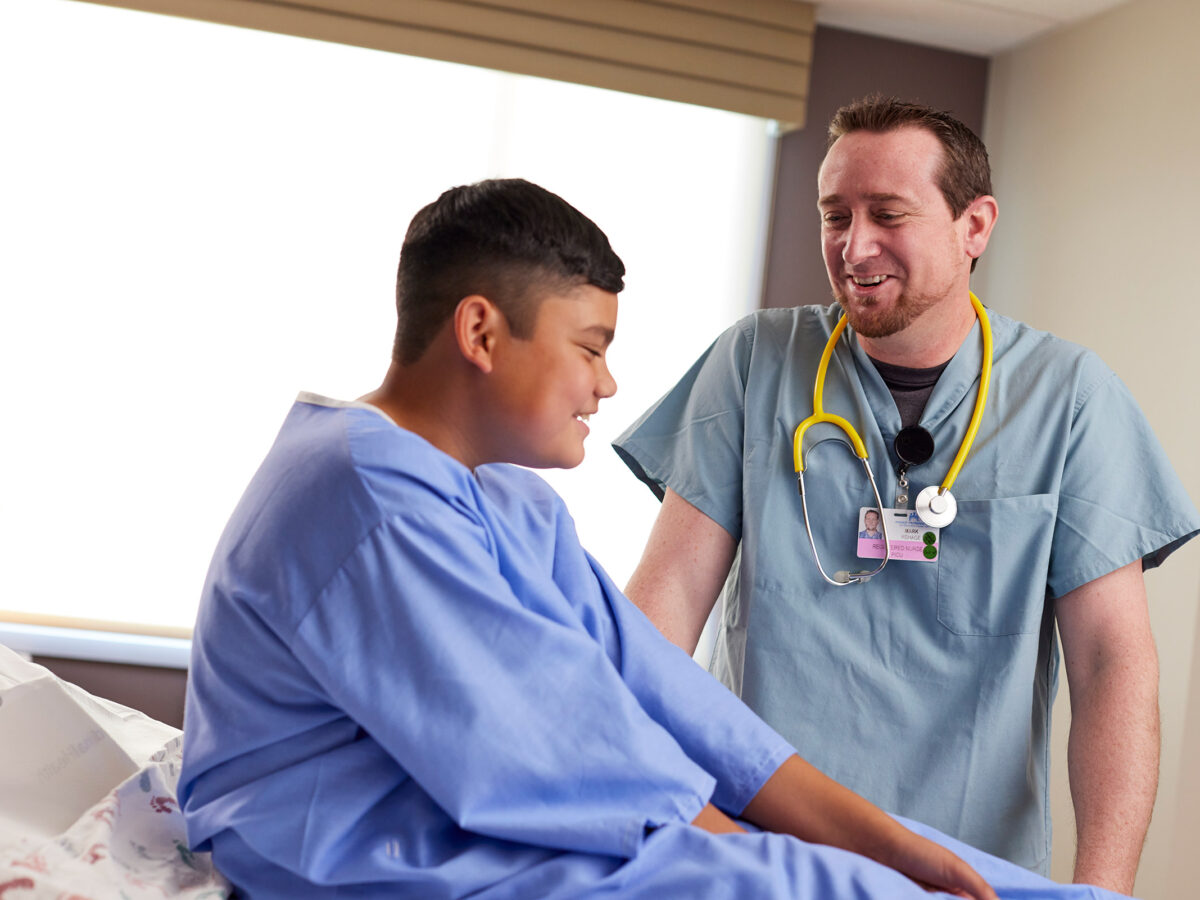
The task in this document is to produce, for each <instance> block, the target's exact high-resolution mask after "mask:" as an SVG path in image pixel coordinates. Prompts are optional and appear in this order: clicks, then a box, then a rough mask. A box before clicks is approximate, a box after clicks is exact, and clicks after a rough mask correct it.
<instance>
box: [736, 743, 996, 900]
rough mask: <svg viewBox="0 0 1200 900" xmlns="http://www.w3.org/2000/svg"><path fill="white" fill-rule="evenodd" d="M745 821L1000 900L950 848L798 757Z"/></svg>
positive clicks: (936, 884) (982, 899) (949, 888)
mask: <svg viewBox="0 0 1200 900" xmlns="http://www.w3.org/2000/svg"><path fill="white" fill-rule="evenodd" d="M741 817H742V818H743V819H745V820H746V821H747V822H752V823H753V824H755V825H757V826H758V827H759V828H763V829H766V830H768V831H777V832H780V833H782V834H792V835H795V836H796V837H798V838H800V839H801V840H803V841H808V842H809V843H812V844H826V845H828V846H831V847H840V848H841V849H843V850H850V851H851V852H853V853H858V854H861V855H863V856H866V857H868V858H870V859H873V860H875V861H876V862H879V863H882V864H883V865H885V866H889V867H891V868H893V869H895V870H896V871H897V872H900V873H902V874H904V875H907V876H908V877H909V878H911V879H913V880H914V881H916V882H917V883H918V884H920V885H922V886H924V887H928V888H932V889H934V890H939V891H945V892H946V893H949V894H954V895H956V896H959V897H970V898H974V900H997V897H996V892H995V891H993V890H992V888H991V886H990V885H988V883H987V882H986V881H984V880H983V878H982V876H980V875H979V873H978V872H976V871H975V870H974V869H972V868H971V867H970V866H969V865H967V864H966V863H965V862H963V861H962V860H961V859H959V858H958V857H957V856H955V855H954V854H953V853H951V852H950V851H949V850H947V849H946V848H945V847H943V846H941V845H940V844H936V843H934V842H933V841H931V840H928V839H927V838H923V837H921V836H920V835H917V834H914V833H913V832H911V831H909V830H908V829H907V828H905V827H904V826H903V825H901V824H900V823H899V822H897V821H896V820H895V819H893V818H892V817H891V816H889V815H888V814H887V813H885V812H884V811H883V810H881V809H879V807H877V806H875V805H874V804H872V803H870V802H868V801H867V800H865V799H863V798H862V797H860V796H859V795H858V794H856V793H854V792H853V791H851V790H850V789H849V788H846V787H843V786H842V785H840V784H838V783H837V782H836V781H834V780H832V779H831V778H828V777H826V776H825V775H823V774H822V773H821V772H819V771H817V770H816V769H815V768H813V767H812V766H811V765H809V764H808V763H807V762H805V761H804V760H803V759H801V758H800V757H799V756H792V757H789V758H788V759H787V760H785V761H784V763H783V765H781V766H780V767H779V768H778V769H777V770H776V771H775V774H774V775H772V776H771V777H770V778H768V779H767V783H766V784H764V785H763V786H762V789H761V790H759V792H758V793H757V794H755V795H754V798H753V799H752V800H751V801H750V802H749V803H748V804H747V805H746V808H745V810H743V811H742V816H741Z"/></svg>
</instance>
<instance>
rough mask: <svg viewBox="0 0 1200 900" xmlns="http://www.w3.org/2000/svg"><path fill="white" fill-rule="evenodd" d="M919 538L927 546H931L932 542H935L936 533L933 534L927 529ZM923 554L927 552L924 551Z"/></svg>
mask: <svg viewBox="0 0 1200 900" xmlns="http://www.w3.org/2000/svg"><path fill="white" fill-rule="evenodd" d="M921 540H923V541H924V542H925V543H927V544H928V545H929V546H931V547H932V546H933V545H934V544H936V543H937V535H936V534H934V533H933V532H932V531H927V532H925V533H924V534H923V535H921ZM925 555H926V556H928V555H929V554H928V553H926V554H925Z"/></svg>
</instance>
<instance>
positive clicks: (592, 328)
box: [583, 325, 617, 346]
mask: <svg viewBox="0 0 1200 900" xmlns="http://www.w3.org/2000/svg"><path fill="white" fill-rule="evenodd" d="M583 330H584V331H586V332H589V333H591V334H594V335H596V337H598V338H599V339H600V340H601V341H603V342H604V345H605V346H608V345H609V344H611V343H612V342H613V338H615V337H616V336H617V333H616V332H615V331H613V330H612V329H611V328H605V327H604V326H603V325H589V326H587V327H586V328H584V329H583Z"/></svg>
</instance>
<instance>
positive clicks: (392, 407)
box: [358, 360, 487, 469]
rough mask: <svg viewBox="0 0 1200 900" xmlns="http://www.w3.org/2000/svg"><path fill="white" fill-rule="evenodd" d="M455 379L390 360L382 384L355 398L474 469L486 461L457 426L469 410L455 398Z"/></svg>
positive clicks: (428, 367)
mask: <svg viewBox="0 0 1200 900" xmlns="http://www.w3.org/2000/svg"><path fill="white" fill-rule="evenodd" d="M438 369H441V371H440V372H439V371H437V370H438ZM455 378H456V376H455V374H453V373H450V372H447V371H446V369H445V368H442V367H440V366H436V365H431V364H428V363H427V364H424V365H422V363H421V362H418V363H416V364H414V365H410V366H402V365H400V364H399V363H398V362H396V361H394V360H393V361H392V364H391V365H390V366H389V367H388V371H387V374H386V375H385V376H384V379H383V382H382V384H380V385H379V387H377V388H376V389H375V390H373V391H371V392H369V393H367V394H364V395H363V396H361V397H359V398H358V399H359V400H360V401H361V402H363V403H369V404H371V405H372V406H374V407H377V408H378V409H380V410H381V411H382V412H384V413H385V414H386V415H387V416H388V418H390V419H391V420H392V421H393V422H395V423H396V424H397V425H399V426H400V427H401V428H403V429H405V430H406V431H411V432H412V433H413V434H417V435H420V436H421V437H423V438H424V439H425V440H427V441H429V443H431V444H433V446H435V447H437V448H438V449H439V450H441V451H442V452H443V453H445V454H447V455H448V456H451V457H453V458H454V459H456V460H458V461H459V462H460V463H462V464H463V465H464V466H466V467H467V468H469V469H474V468H475V467H476V466H478V465H482V464H483V463H485V462H487V460H486V459H480V458H479V453H478V452H477V448H476V447H475V444H476V441H475V440H474V439H473V438H472V436H471V435H470V434H469V433H468V429H465V428H463V427H462V425H461V423H462V422H464V421H467V420H468V418H469V416H470V413H469V411H467V410H464V409H463V408H462V407H461V404H460V403H459V402H457V401H456V398H458V397H461V396H462V392H460V391H457V390H454V389H453V388H452V386H451V383H452V382H453V381H454V380H455Z"/></svg>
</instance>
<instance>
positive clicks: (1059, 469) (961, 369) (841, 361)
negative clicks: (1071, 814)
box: [615, 306, 1200, 872]
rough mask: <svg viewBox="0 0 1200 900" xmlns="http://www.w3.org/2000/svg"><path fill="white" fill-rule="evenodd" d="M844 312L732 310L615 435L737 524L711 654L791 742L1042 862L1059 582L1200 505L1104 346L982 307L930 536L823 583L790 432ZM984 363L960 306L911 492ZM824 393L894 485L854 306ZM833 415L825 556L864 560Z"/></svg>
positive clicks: (851, 480)
mask: <svg viewBox="0 0 1200 900" xmlns="http://www.w3.org/2000/svg"><path fill="white" fill-rule="evenodd" d="M839 313H840V310H839V309H838V307H836V306H831V307H829V308H819V307H799V308H794V309H774V310H767V311H761V312H759V313H756V314H753V315H751V316H749V317H747V318H745V319H743V320H741V321H740V322H738V323H737V324H736V325H734V326H733V327H731V328H730V329H729V330H728V331H726V332H725V333H724V334H723V335H721V336H720V337H719V338H718V339H717V341H716V342H715V343H714V344H713V346H712V347H710V348H709V349H708V350H707V351H706V352H705V353H704V354H703V355H702V356H701V358H700V359H699V360H698V361H697V362H696V364H695V365H694V366H693V367H692V369H691V370H690V371H689V372H688V373H687V374H686V375H684V376H683V378H682V379H681V380H680V381H679V383H678V384H677V385H676V386H675V387H674V388H673V389H672V390H671V391H670V392H668V394H667V395H666V396H665V397H664V398H663V399H662V400H660V401H659V402H658V403H657V404H656V405H655V406H654V407H652V408H651V409H650V410H649V411H648V412H647V413H646V414H645V415H644V416H642V417H641V419H639V420H638V421H637V422H636V423H634V425H632V426H631V427H630V428H629V430H628V431H626V432H625V434H623V435H622V436H621V437H619V438H618V439H617V441H616V442H615V446H616V448H617V450H618V452H619V453H620V454H621V456H622V458H623V459H625V460H626V462H628V463H629V465H630V467H631V468H632V469H633V470H634V472H635V473H636V474H638V475H639V476H640V477H641V478H642V479H643V480H645V481H646V482H647V483H648V484H649V485H650V486H651V488H652V489H654V490H655V491H656V492H657V493H659V495H660V496H661V494H662V491H663V489H664V487H668V486H669V487H670V488H671V489H672V490H674V491H675V492H676V493H677V494H679V495H680V496H681V497H683V498H684V499H685V500H687V501H688V502H689V503H691V504H692V505H693V506H695V507H697V508H698V509H699V510H700V511H701V512H703V513H705V514H706V515H707V516H708V517H709V518H711V519H712V520H713V521H715V522H716V523H717V524H719V525H720V526H722V527H723V528H724V529H725V530H726V531H727V532H729V534H730V535H732V536H733V537H734V538H735V539H736V540H738V541H740V554H739V556H738V562H737V563H736V564H735V568H734V571H733V573H732V575H731V579H730V583H729V584H728V585H727V587H726V591H725V595H724V596H725V604H724V612H723V617H722V620H721V623H720V629H719V632H718V635H717V638H716V647H715V651H714V658H713V664H712V669H713V672H714V674H716V675H718V676H719V677H720V678H721V680H722V681H723V682H724V683H726V684H727V685H728V686H729V687H731V688H732V689H733V690H734V691H735V693H738V694H739V695H740V696H741V697H742V699H744V700H745V701H746V702H747V703H748V704H749V705H750V707H751V708H752V709H754V710H755V712H757V713H759V714H760V715H761V716H763V718H765V719H766V721H767V722H768V723H770V724H771V725H772V726H773V727H775V728H776V729H778V730H779V731H780V733H782V734H783V736H784V737H786V738H787V739H788V740H789V741H791V742H792V744H793V745H794V746H795V747H797V748H798V750H799V752H800V755H801V756H803V757H804V758H805V759H807V760H808V761H809V762H811V763H813V764H814V765H816V766H817V767H818V768H820V769H821V770H823V771H824V772H825V773H826V774H828V775H830V776H831V777H833V778H834V779H836V780H838V781H841V782H843V783H844V784H847V785H848V786H850V787H851V788H853V789H854V790H856V791H858V792H859V793H861V794H863V795H864V796H866V797H867V798H868V799H870V800H872V801H873V802H875V803H877V804H878V805H880V806H882V807H883V808H884V809H886V810H888V811H889V812H892V813H896V814H899V815H903V816H907V817H910V818H914V819H917V820H919V821H922V822H926V823H929V824H930V825H932V826H934V827H936V828H938V829H940V830H942V831H945V832H947V833H949V834H953V835H954V836H955V837H958V838H960V839H961V840H964V841H966V842H968V843H970V844H972V845H973V846H976V847H980V848H983V849H985V850H987V851H989V852H991V853H995V854H997V855H1000V856H1003V857H1005V858H1007V859H1010V860H1013V861H1015V862H1018V863H1020V864H1022V865H1025V866H1028V867H1030V868H1033V869H1037V870H1040V871H1043V872H1044V871H1047V870H1048V869H1049V864H1050V858H1049V850H1050V840H1051V833H1050V811H1049V797H1048V767H1049V753H1050V751H1049V741H1048V737H1049V723H1050V720H1049V712H1050V704H1051V702H1052V699H1053V696H1054V690H1055V683H1056V675H1057V667H1058V647H1057V644H1056V639H1055V634H1054V619H1053V611H1054V604H1053V598H1055V597H1060V596H1062V595H1063V594H1065V593H1067V592H1069V591H1070V590H1072V589H1073V588H1076V587H1078V586H1080V585H1082V584H1084V583H1086V582H1088V581H1091V580H1093V579H1095V578H1098V577H1100V576H1101V575H1105V574H1107V573H1109V572H1111V571H1113V570H1115V569H1118V568H1120V567H1121V566H1124V565H1126V564H1128V563H1131V562H1133V561H1134V560H1136V559H1138V558H1139V557H1142V558H1144V559H1145V565H1146V566H1147V567H1150V566H1153V565H1157V564H1158V563H1159V562H1161V561H1162V559H1163V558H1165V557H1166V555H1167V554H1168V553H1169V552H1170V551H1171V550H1173V549H1174V548H1175V547H1177V546H1179V545H1180V544H1181V543H1183V541H1185V540H1186V539H1187V538H1189V537H1191V536H1192V535H1194V534H1195V533H1196V531H1197V529H1198V528H1200V516H1198V515H1197V512H1196V509H1195V507H1194V506H1193V505H1192V503H1191V501H1190V500H1189V499H1188V497H1187V495H1186V493H1185V492H1184V490H1183V487H1182V485H1181V484H1180V482H1179V479H1178V478H1177V477H1176V475H1175V473H1174V471H1173V470H1172V468H1171V466H1170V463H1169V462H1168V461H1167V459H1166V457H1165V455H1164V454H1163V451H1162V448H1161V447H1160V446H1159V444H1158V442H1157V441H1156V440H1155V438H1154V435H1153V434H1152V433H1151V431H1150V427H1149V425H1148V424H1147V423H1146V420H1145V417H1144V416H1143V415H1142V413H1141V411H1140V410H1139V409H1138V407H1137V404H1136V403H1135V402H1134V400H1133V398H1132V397H1131V396H1130V394H1129V392H1128V390H1127V389H1126V388H1125V386H1124V385H1123V384H1121V382H1120V380H1119V379H1118V378H1117V377H1116V376H1115V375H1114V374H1113V373H1112V371H1111V370H1110V369H1108V367H1107V366H1105V365H1104V364H1103V363H1102V362H1101V361H1100V360H1099V359H1098V358H1097V357H1096V356H1095V355H1094V354H1092V353H1091V352H1089V351H1087V350H1085V349H1084V348H1082V347H1078V346H1076V345H1073V344H1070V343H1068V342H1066V341H1062V340H1059V339H1057V338H1054V337H1053V336H1051V335H1049V334H1046V333H1044V332H1039V331H1036V330H1034V329H1032V328H1029V327H1028V326H1025V325H1022V324H1021V323H1019V322H1015V321H1013V320H1012V319H1008V318H1006V317H1004V316H1002V315H998V314H996V313H991V314H990V319H991V324H992V330H993V336H994V352H993V357H994V364H993V369H992V386H991V392H990V396H989V398H988V405H987V409H986V412H985V413H984V416H983V420H982V423H981V426H980V430H979V433H978V436H977V437H976V439H975V443H974V447H973V449H972V451H971V453H970V455H969V456H968V458H967V460H966V464H965V466H964V467H963V469H962V471H961V473H960V474H959V477H958V480H957V482H956V483H955V485H954V489H953V492H954V496H955V497H956V498H957V500H958V517H957V519H956V520H955V521H954V523H953V524H951V525H950V526H948V527H947V528H944V529H942V531H941V539H940V553H939V555H938V556H937V557H936V558H935V560H934V561H933V562H907V561H903V562H902V561H895V560H894V561H892V562H890V563H889V564H888V566H887V567H886V569H884V571H883V572H882V573H880V575H878V576H877V577H875V578H873V579H871V581H870V582H868V583H866V584H861V585H852V586H844V587H831V586H828V585H826V584H825V582H824V581H823V580H822V579H821V577H820V574H819V573H818V571H817V568H816V565H815V563H814V560H813V556H812V550H811V548H810V547H809V544H808V538H807V536H806V533H805V529H804V520H803V517H802V513H801V506H800V499H799V497H798V496H797V490H796V474H795V471H794V467H793V456H792V438H793V432H794V430H795V428H796V426H797V425H798V424H799V423H800V421H801V420H802V419H803V418H804V417H805V416H807V415H808V414H809V413H810V412H811V411H812V406H813V396H812V391H813V381H814V378H815V375H816V369H817V364H818V362H819V359H820V356H821V351H822V349H823V348H824V346H825V343H826V341H827V339H828V337H829V335H830V333H831V332H832V330H833V327H834V325H835V324H836V322H837V318H838V315H839ZM981 363H982V349H981V339H980V326H979V324H978V323H976V324H975V326H974V328H973V330H972V331H971V333H970V334H969V335H968V337H967V338H966V340H965V341H964V343H963V345H962V347H961V348H960V350H959V351H958V353H957V354H956V355H955V356H954V358H953V359H952V360H951V361H950V363H949V365H948V366H947V367H946V369H945V370H944V372H943V373H942V375H941V377H940V379H939V380H938V382H937V384H936V386H935V387H934V389H933V393H932V394H931V395H930V397H929V401H928V403H927V405H926V408H925V411H924V413H923V415H922V418H921V424H922V425H924V426H925V428H927V429H928V430H929V431H930V432H931V433H932V434H933V437H934V440H935V444H936V450H935V452H934V455H933V458H932V459H931V460H930V461H929V462H927V463H925V464H923V465H920V466H915V467H913V468H911V469H910V470H909V473H908V475H909V479H910V482H911V486H910V497H915V496H916V494H917V493H918V492H919V491H920V490H921V489H922V488H924V487H926V486H927V485H931V484H940V483H941V481H942V479H943V478H944V477H945V474H946V471H947V469H948V468H949V466H950V463H951V460H952V459H953V458H954V455H955V453H957V451H958V448H959V444H960V442H961V441H962V438H963V434H964V433H965V431H966V428H967V424H968V422H969V420H970V417H971V413H972V411H973V409H974V405H975V398H976V394H977V387H978V380H979V372H980V366H981ZM824 407H825V411H826V412H829V413H835V414H837V415H841V416H844V417H846V418H847V419H848V420H849V421H850V423H851V424H852V425H854V427H855V428H856V429H857V430H858V432H859V433H860V435H861V436H862V439H863V441H864V442H865V443H866V445H867V451H868V455H869V457H870V459H871V460H872V468H873V470H874V473H875V478H876V480H877V482H878V486H879V492H880V494H881V496H882V498H883V502H884V505H885V506H893V505H894V503H893V501H894V499H895V496H896V492H897V468H898V466H899V459H898V458H897V457H896V455H895V452H894V450H893V448H892V442H893V440H894V439H895V436H896V433H897V432H898V431H899V430H900V426H901V422H900V413H899V411H898V409H897V408H896V404H895V402H894V401H893V399H892V397H891V394H890V392H889V390H888V388H887V386H886V385H885V384H884V382H883V379H882V377H881V376H880V375H879V373H878V371H876V369H875V367H874V365H873V364H872V363H871V361H870V359H869V358H868V357H867V356H866V354H865V353H864V352H863V350H862V348H861V347H860V346H859V344H858V341H857V340H855V339H854V338H853V329H852V328H847V331H846V335H844V336H843V337H842V339H841V340H839V342H838V346H837V349H836V352H835V353H834V355H833V358H832V360H831V362H830V366H829V371H828V376H827V378H826V381H825V397H824ZM835 436H836V437H839V438H841V437H842V433H841V432H840V431H838V430H837V429H836V428H835V427H834V426H831V425H826V424H821V425H817V426H815V427H813V428H812V429H810V431H809V432H808V434H807V436H806V438H805V446H806V447H808V448H809V451H808V457H807V466H806V475H805V487H806V491H807V492H808V494H809V497H808V505H809V510H810V514H811V520H812V527H813V530H814V532H815V535H816V540H817V547H818V549H819V550H820V551H821V556H822V561H823V564H824V565H825V568H826V570H827V571H829V572H831V573H832V572H833V571H836V570H838V569H851V570H853V569H861V568H863V567H864V566H866V567H868V568H874V566H875V564H876V562H877V560H860V559H858V557H857V532H858V529H859V525H858V521H859V518H858V517H859V511H860V510H861V509H862V508H863V507H874V506H875V505H876V502H875V498H874V495H873V494H872V492H871V490H870V487H869V485H868V482H867V480H866V477H865V476H864V474H863V470H862V466H861V464H860V463H859V461H858V459H857V458H856V457H855V456H853V455H852V454H851V453H850V452H848V450H846V449H845V445H839V444H837V443H833V442H823V441H824V440H825V439H826V438H829V437H835ZM909 505H910V508H911V500H910V503H909Z"/></svg>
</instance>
